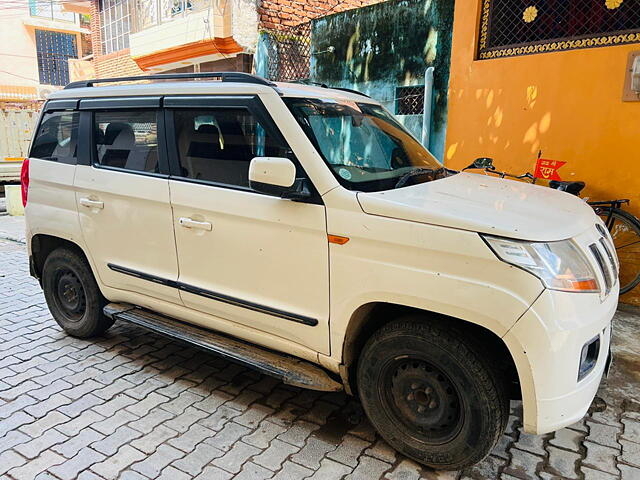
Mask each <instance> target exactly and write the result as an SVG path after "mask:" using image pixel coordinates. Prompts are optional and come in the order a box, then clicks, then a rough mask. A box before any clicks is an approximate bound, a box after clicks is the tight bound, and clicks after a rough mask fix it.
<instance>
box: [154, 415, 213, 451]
mask: <svg viewBox="0 0 640 480" xmlns="http://www.w3.org/2000/svg"><path fill="white" fill-rule="evenodd" d="M166 425H167V426H169V422H167V424H166ZM215 434H216V432H214V431H213V430H211V429H209V428H207V427H203V426H202V425H198V424H196V425H192V426H191V428H189V430H187V431H186V432H184V433H181V434H180V435H178V436H177V437H174V438H172V439H171V440H169V444H170V445H171V446H173V447H176V448H178V449H180V450H182V451H183V452H186V453H189V452H191V451H193V449H194V448H196V445H198V444H199V443H200V442H202V441H203V440H205V439H207V438H211V437H213V436H214V435H215Z"/></svg>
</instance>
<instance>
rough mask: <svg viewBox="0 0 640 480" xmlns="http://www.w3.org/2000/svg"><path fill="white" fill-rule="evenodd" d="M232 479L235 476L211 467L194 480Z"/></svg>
mask: <svg viewBox="0 0 640 480" xmlns="http://www.w3.org/2000/svg"><path fill="white" fill-rule="evenodd" d="M231 477H233V474H231V473H229V472H225V471H224V470H222V469H221V468H218V467H214V466H213V465H211V466H209V467H207V468H205V469H204V470H203V471H202V473H201V474H200V475H198V476H197V477H196V478H195V479H194V480H229V479H230V478H231Z"/></svg>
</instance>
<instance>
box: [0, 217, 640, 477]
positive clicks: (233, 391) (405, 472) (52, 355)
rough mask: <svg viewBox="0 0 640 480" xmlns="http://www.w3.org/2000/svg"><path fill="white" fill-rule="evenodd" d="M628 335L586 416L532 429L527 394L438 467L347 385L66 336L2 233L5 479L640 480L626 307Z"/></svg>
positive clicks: (1, 442)
mask: <svg viewBox="0 0 640 480" xmlns="http://www.w3.org/2000/svg"><path fill="white" fill-rule="evenodd" d="M3 220H4V219H3V218H1V217H0V224H1V223H2V221H3ZM616 330H617V332H618V335H617V337H616V342H617V344H618V351H619V352H618V353H619V357H620V358H621V361H620V362H619V363H618V364H616V367H615V368H616V370H614V374H613V376H612V377H610V379H609V381H608V385H603V387H602V388H601V391H600V393H599V397H600V398H598V399H597V400H596V402H595V403H594V406H593V407H592V410H593V413H592V414H591V415H590V416H589V417H588V418H587V420H586V422H585V421H583V422H580V423H578V424H576V425H574V426H572V427H571V428H568V429H564V430H562V431H560V432H557V433H556V434H555V435H553V434H552V435H546V436H542V437H535V436H530V435H527V434H524V433H522V432H521V429H520V426H521V420H520V405H519V403H517V402H514V403H513V405H512V407H513V408H512V410H513V412H512V413H513V415H512V417H511V419H510V422H509V427H508V430H507V432H506V434H505V435H504V436H503V438H502V441H501V442H500V445H499V446H498V448H497V449H496V450H495V451H494V452H493V453H492V455H491V456H489V457H488V458H487V459H486V460H485V461H484V462H482V463H481V464H479V465H477V466H475V467H473V468H471V469H469V470H467V471H465V472H434V471H430V470H428V469H424V468H421V467H420V466H419V465H418V464H416V463H414V462H412V461H410V460H408V459H406V458H404V457H402V456H401V455H398V454H396V453H395V452H394V451H393V450H392V449H390V448H389V447H388V446H387V445H386V444H385V442H384V441H382V440H380V439H379V438H378V437H377V436H376V434H375V432H374V431H373V430H372V428H371V426H370V425H369V423H368V422H367V421H366V419H365V418H364V417H363V415H362V411H361V409H360V408H359V407H358V404H357V403H356V402H354V401H353V400H351V399H349V398H348V397H347V396H346V395H344V394H322V393H317V392H311V391H305V390H300V389H297V388H293V387H290V386H286V385H283V384H282V383H280V382H278V381H276V380H274V379H272V378H270V377H265V376H262V375H260V374H257V373H255V372H252V371H250V370H247V369H245V368H243V367H239V366H237V365H235V364H232V363H229V362H226V361H223V360H221V359H219V358H216V357H215V356H212V355H209V354H207V353H203V352H201V351H199V350H196V349H194V348H189V347H185V346H184V345H181V344H178V343H172V342H169V341H168V340H166V339H164V338H162V337H160V336H157V335H154V334H150V333H148V332H147V331H145V330H142V329H140V328H137V327H134V326H128V325H122V324H119V325H116V326H114V327H113V328H112V329H111V330H110V331H109V332H108V333H107V335H106V336H105V337H103V338H99V339H94V340H92V341H85V340H78V339H74V338H71V337H68V336H66V335H65V334H64V333H63V332H62V331H61V330H60V328H58V326H57V324H56V323H55V322H54V321H53V320H52V319H51V317H50V315H49V312H48V310H47V307H46V305H45V303H44V299H43V296H42V293H41V291H40V288H39V286H38V285H37V283H36V282H35V281H34V280H33V279H31V278H30V277H28V273H27V259H26V253H25V247H24V245H23V244H21V243H19V242H15V241H7V240H0V478H2V479H15V480H22V479H30V478H38V479H76V478H77V479H80V480H87V479H114V478H121V479H145V478H163V479H165V478H166V479H171V480H182V479H189V478H198V479H207V480H209V479H229V478H236V479H252V480H253V479H255V480H258V479H267V478H274V479H279V480H282V479H303V478H312V479H339V478H348V479H364V480H375V479H378V478H386V479H389V480H411V479H418V478H425V479H459V478H472V479H497V478H501V479H514V478H519V479H529V478H544V479H552V478H572V479H574V478H575V479H586V480H591V479H593V480H595V479H603V480H605V479H616V478H623V479H625V480H632V479H634V480H639V479H640V403H639V402H638V400H640V399H639V398H638V397H639V395H638V392H639V391H640V389H639V388H638V383H637V382H638V380H639V377H640V360H639V359H640V345H639V343H640V342H639V341H638V340H637V339H638V336H639V333H638V331H639V330H640V320H639V318H638V317H636V316H634V315H632V314H628V313H625V312H620V313H619V314H618V320H617V325H616Z"/></svg>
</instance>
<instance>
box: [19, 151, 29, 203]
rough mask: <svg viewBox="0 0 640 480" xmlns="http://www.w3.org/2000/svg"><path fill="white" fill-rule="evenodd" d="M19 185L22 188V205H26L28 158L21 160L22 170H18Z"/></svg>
mask: <svg viewBox="0 0 640 480" xmlns="http://www.w3.org/2000/svg"><path fill="white" fill-rule="evenodd" d="M20 185H21V187H22V188H21V189H22V206H23V207H26V206H27V195H28V194H29V159H28V158H25V159H24V160H23V161H22V170H21V171H20Z"/></svg>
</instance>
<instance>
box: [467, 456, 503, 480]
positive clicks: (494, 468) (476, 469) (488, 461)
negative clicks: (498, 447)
mask: <svg viewBox="0 0 640 480" xmlns="http://www.w3.org/2000/svg"><path fill="white" fill-rule="evenodd" d="M506 465H507V461H506V460H505V459H503V458H500V457H496V456H494V455H490V456H488V457H487V458H485V459H484V460H482V461H481V462H478V463H476V464H475V465H473V466H471V467H469V468H467V469H465V470H464V475H465V476H469V477H471V478H487V479H493V478H498V473H499V472H500V470H501V469H502V468H504V467H505V466H506Z"/></svg>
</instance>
